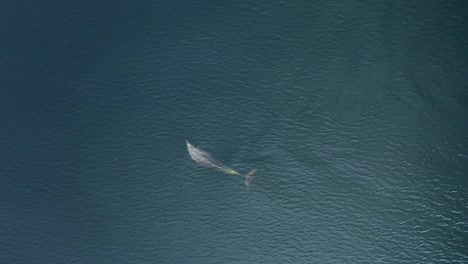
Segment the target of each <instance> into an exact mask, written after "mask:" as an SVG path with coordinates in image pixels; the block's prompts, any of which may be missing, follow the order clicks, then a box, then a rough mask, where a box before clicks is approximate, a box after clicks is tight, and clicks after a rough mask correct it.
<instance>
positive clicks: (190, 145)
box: [185, 140, 194, 149]
mask: <svg viewBox="0 0 468 264" xmlns="http://www.w3.org/2000/svg"><path fill="white" fill-rule="evenodd" d="M185 144H187V148H188V149H192V148H194V146H193V145H192V144H190V142H189V141H188V140H185Z"/></svg>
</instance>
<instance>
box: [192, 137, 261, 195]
mask: <svg viewBox="0 0 468 264" xmlns="http://www.w3.org/2000/svg"><path fill="white" fill-rule="evenodd" d="M185 143H186V144H187V151H188V153H189V154H190V157H191V158H192V159H193V160H194V161H196V162H197V163H199V164H201V165H202V166H204V167H208V168H214V169H217V170H220V171H222V172H225V173H228V174H235V175H239V176H241V177H242V178H244V179H245V186H246V187H247V189H250V183H251V182H252V179H253V177H254V174H255V172H256V171H257V170H256V169H254V170H251V171H250V172H249V173H248V174H247V175H243V174H240V173H239V172H237V171H235V170H233V169H231V168H229V167H228V166H226V165H224V164H223V163H222V162H220V161H218V160H217V159H215V158H213V157H212V156H211V155H210V154H208V153H207V152H205V151H203V150H201V149H200V148H197V147H195V146H194V145H192V144H190V142H189V141H188V140H185Z"/></svg>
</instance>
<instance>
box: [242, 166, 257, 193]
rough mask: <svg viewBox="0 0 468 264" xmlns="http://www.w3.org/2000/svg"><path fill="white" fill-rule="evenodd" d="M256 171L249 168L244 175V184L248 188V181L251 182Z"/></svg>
mask: <svg viewBox="0 0 468 264" xmlns="http://www.w3.org/2000/svg"><path fill="white" fill-rule="evenodd" d="M256 171H257V170H256V169H255V170H251V171H250V172H249V173H248V174H247V175H245V186H246V187H247V189H250V183H251V182H252V180H253V178H254V175H255V172H256Z"/></svg>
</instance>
